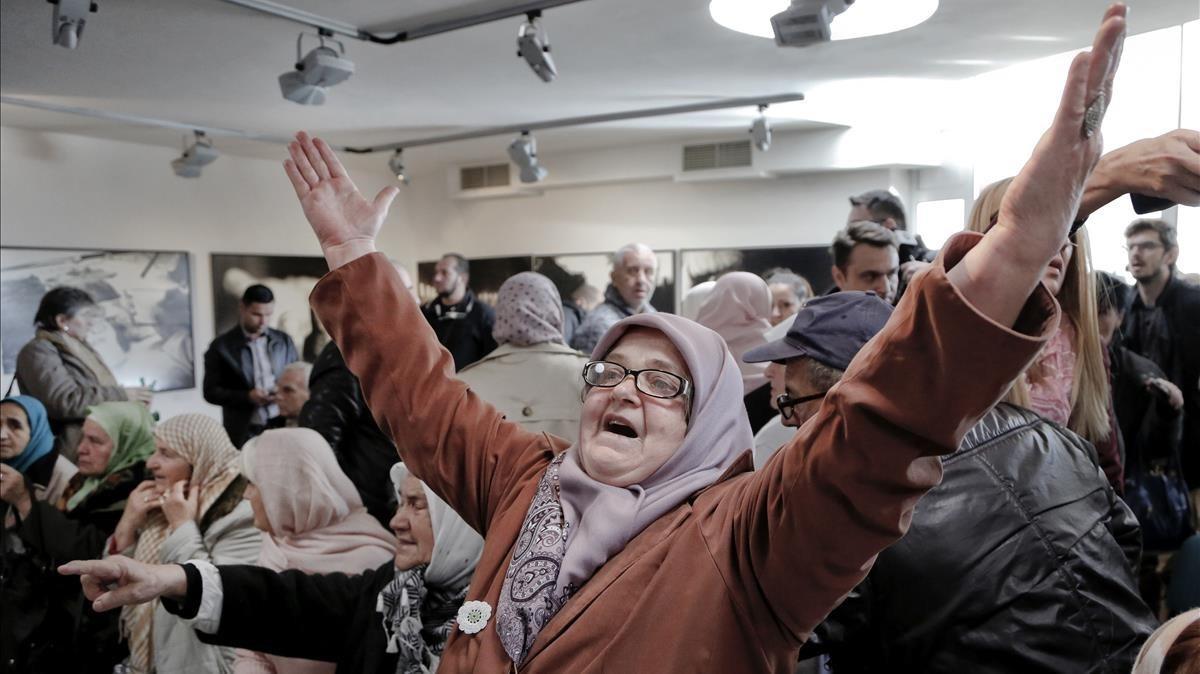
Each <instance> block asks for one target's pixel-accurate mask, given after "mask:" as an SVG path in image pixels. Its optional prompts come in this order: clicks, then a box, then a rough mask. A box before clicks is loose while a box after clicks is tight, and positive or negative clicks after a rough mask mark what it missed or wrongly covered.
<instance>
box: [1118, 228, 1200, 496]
mask: <svg viewBox="0 0 1200 674" xmlns="http://www.w3.org/2000/svg"><path fill="white" fill-rule="evenodd" d="M1125 249H1126V250H1128V251H1129V273H1131V274H1133V278H1134V280H1135V281H1137V294H1136V296H1135V297H1134V298H1133V305H1132V306H1131V307H1130V308H1129V312H1128V313H1127V314H1126V315H1125V323H1124V325H1123V326H1122V330H1121V331H1122V333H1123V334H1124V336H1125V346H1126V347H1128V348H1129V349H1131V350H1132V351H1134V352H1135V353H1138V354H1141V355H1142V356H1145V357H1146V358H1149V359H1150V360H1152V361H1154V363H1155V364H1156V365H1158V366H1159V367H1160V368H1162V370H1163V372H1165V373H1166V375H1167V378H1168V379H1170V380H1171V382H1172V383H1174V384H1175V385H1176V386H1178V387H1179V390H1180V391H1182V392H1183V442H1182V444H1181V445H1180V446H1181V447H1182V448H1183V455H1182V457H1181V459H1182V460H1183V476H1184V479H1185V480H1187V483H1188V486H1189V487H1190V488H1191V489H1192V502H1193V504H1194V505H1193V508H1195V507H1197V506H1200V346H1197V345H1200V287H1196V286H1193V285H1189V284H1188V283H1186V282H1184V281H1183V280H1181V279H1180V278H1178V276H1177V275H1176V273H1175V261H1176V260H1177V259H1178V258H1179V239H1178V237H1177V235H1176V232H1175V226H1174V225H1171V224H1170V223H1167V222H1165V221H1163V220H1153V219H1142V220H1134V221H1133V222H1132V223H1131V224H1130V225H1129V226H1128V227H1126V228H1125Z"/></svg>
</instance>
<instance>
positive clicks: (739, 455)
mask: <svg viewBox="0 0 1200 674" xmlns="http://www.w3.org/2000/svg"><path fill="white" fill-rule="evenodd" d="M1124 14H1125V9H1124V6H1122V5H1114V6H1113V7H1112V8H1111V9H1109V11H1108V12H1107V13H1106V14H1105V17H1104V20H1103V24H1102V25H1101V28H1100V30H1099V32H1098V33H1097V36H1096V43H1095V45H1094V46H1093V49H1092V51H1091V52H1088V53H1084V54H1080V55H1079V56H1078V57H1076V60H1075V61H1074V62H1073V64H1072V66H1071V69H1070V73H1069V75H1068V80H1067V86H1066V90H1065V92H1064V94H1063V98H1062V102H1061V105H1060V107H1059V110H1058V113H1057V115H1056V117H1055V120H1054V122H1053V125H1052V126H1051V128H1050V130H1049V131H1048V132H1047V133H1046V135H1045V136H1044V137H1043V138H1042V140H1041V142H1040V143H1039V145H1038V147H1037V149H1036V150H1035V152H1034V155H1033V157H1032V158H1031V159H1030V161H1029V163H1028V164H1027V165H1026V166H1025V168H1024V169H1023V170H1022V172H1021V174H1020V175H1019V176H1018V177H1017V179H1016V180H1015V181H1014V184H1013V186H1012V188H1011V189H1010V190H1009V193H1008V195H1007V196H1006V199H1005V203H1004V206H1003V208H1002V210H1001V214H1000V217H999V224H997V225H996V227H994V228H993V229H992V230H991V231H989V232H988V233H987V234H986V235H983V236H980V235H978V234H960V235H958V237H956V238H955V239H953V240H951V242H950V243H949V244H948V245H947V246H946V249H945V250H944V251H943V252H942V255H941V257H940V258H939V260H938V262H937V263H936V264H934V266H933V267H932V268H931V269H930V270H928V271H926V272H924V273H923V274H921V275H920V276H919V277H918V278H917V279H916V281H915V282H914V284H913V285H912V286H911V287H910V289H909V291H908V293H907V294H906V295H905V298H904V301H903V302H902V303H901V304H900V306H899V308H897V310H896V312H895V314H894V315H893V317H892V319H891V320H890V321H889V323H888V324H887V326H886V327H885V328H884V329H883V331H882V332H881V333H879V335H878V336H877V337H876V338H875V339H874V340H872V341H871V342H870V343H869V344H868V345H867V346H866V347H865V348H864V349H863V350H862V351H861V352H860V354H859V355H858V357H857V358H856V359H855V360H854V362H853V363H852V364H851V365H850V368H849V370H847V371H846V373H845V376H844V378H843V380H842V382H841V383H840V384H839V385H838V386H836V387H835V388H834V389H833V390H831V391H830V392H829V395H828V396H827V397H826V399H825V400H824V402H823V403H822V405H821V407H820V409H819V411H818V412H817V413H816V415H815V416H814V417H813V418H812V419H811V420H810V421H809V423H808V424H806V425H805V426H804V428H802V429H801V430H800V432H798V433H797V435H796V436H795V438H794V439H793V440H792V442H791V443H790V444H789V445H788V446H786V447H784V448H783V449H781V450H780V455H779V456H777V457H776V459H775V460H773V461H771V462H770V463H769V464H768V465H767V466H766V467H765V469H764V470H761V471H757V472H755V471H752V470H751V461H750V454H749V450H750V448H751V447H752V444H753V441H752V437H751V434H750V428H749V425H748V423H747V421H746V417H745V411H744V408H743V407H742V405H741V399H742V395H743V384H742V376H741V373H740V371H739V369H738V367H737V365H736V363H734V361H733V358H732V357H731V356H730V354H729V351H728V349H727V348H726V346H725V344H724V343H723V341H722V340H721V338H720V337H719V336H718V335H717V334H716V333H714V332H712V331H710V330H708V329H707V328H703V327H701V326H699V325H697V324H695V323H693V322H691V321H688V320H686V319H682V318H679V317H673V316H668V315H663V314H641V315H637V316H632V317H629V318H626V319H624V320H623V321H621V322H620V323H618V324H617V325H616V326H614V327H613V328H612V329H610V330H609V331H608V333H607V334H606V335H605V336H604V337H603V339H601V341H600V343H599V344H598V345H597V346H596V348H595V350H594V351H593V352H592V362H590V363H589V364H588V366H587V367H586V368H585V369H584V371H583V377H584V381H585V384H586V387H587V388H586V393H585V395H584V401H583V409H582V413H581V415H580V430H579V435H578V437H576V438H573V439H561V438H555V437H552V436H547V435H544V434H535V433H530V432H528V431H526V430H524V429H522V428H521V427H520V426H519V425H518V424H515V423H512V422H510V421H508V420H506V419H505V418H504V417H503V416H502V415H501V414H499V413H498V412H497V411H496V410H495V409H493V408H492V407H491V406H489V405H488V404H486V403H485V402H483V401H482V400H480V399H479V398H478V397H477V396H475V395H474V394H473V393H472V392H471V391H470V389H469V388H468V387H467V386H465V385H464V384H462V383H461V382H459V381H457V380H455V379H454V378H453V364H452V361H451V359H450V356H449V354H447V353H446V351H445V350H444V349H442V348H440V347H439V345H438V344H437V342H436V340H435V339H434V338H433V335H432V333H431V332H430V330H429V329H428V327H427V326H425V325H424V324H423V323H422V322H421V320H420V318H421V317H420V313H419V309H418V307H417V306H416V304H415V303H414V302H413V301H412V299H411V298H410V297H409V296H408V295H407V293H406V292H405V291H404V289H403V287H402V286H401V284H400V281H399V279H398V277H397V276H396V273H395V271H394V270H393V269H392V267H391V265H389V264H388V262H387V259H386V258H385V257H384V256H382V255H380V254H377V253H375V252H374V241H375V237H376V235H377V234H378V232H379V230H380V227H381V226H382V223H383V220H384V217H385V216H386V214H387V209H388V206H389V204H390V202H391V201H392V199H393V198H394V197H395V196H396V189H395V188H392V187H389V188H386V189H385V190H384V191H382V192H381V193H380V194H379V195H378V196H377V197H376V198H375V199H374V200H373V201H368V200H367V199H365V198H363V197H362V195H361V194H359V193H358V190H357V189H356V188H355V187H354V184H353V182H352V181H351V180H350V178H349V176H348V175H347V174H346V172H345V169H344V168H343V167H342V165H341V164H340V162H339V161H338V160H337V158H336V156H335V155H334V153H333V151H332V150H331V149H330V148H329V146H328V145H327V144H325V143H324V142H322V141H320V140H315V139H312V138H310V137H308V136H307V135H305V134H298V135H297V140H296V142H295V143H293V144H292V146H291V148H290V149H291V159H290V160H289V161H288V162H286V168H287V173H288V176H289V177H290V179H291V181H292V184H293V186H294V187H295V189H296V193H297V195H298V196H299V198H300V201H301V204H302V206H303V208H304V212H305V215H306V216H307V218H308V220H309V222H310V224H311V225H312V227H313V230H314V232H315V233H316V235H317V238H318V240H319V241H320V243H321V247H322V249H323V250H324V252H325V256H326V259H327V260H328V262H329V267H330V269H331V270H332V271H331V272H330V274H329V275H327V276H326V277H325V278H324V279H322V281H321V282H320V283H319V284H318V285H317V287H316V288H315V290H314V291H313V294H312V304H313V307H314V309H315V310H316V313H317V315H318V316H319V317H320V319H321V322H322V324H323V325H325V326H326V327H327V328H328V329H329V332H330V334H331V335H332V336H333V338H334V340H335V341H337V343H338V345H339V346H340V347H341V349H342V351H343V352H344V353H345V355H346V361H347V363H348V364H349V366H350V368H351V369H352V370H353V371H354V372H355V373H356V374H357V375H358V376H360V377H361V379H362V385H363V390H364V391H365V392H366V397H367V399H368V401H369V403H370V406H371V409H372V410H373V411H374V412H375V415H376V417H377V418H378V419H379V420H380V422H381V424H380V425H381V427H382V428H383V429H384V430H385V431H386V432H390V433H391V434H392V435H393V436H394V438H395V440H396V444H397V446H398V448H399V451H400V454H401V456H402V457H403V458H404V461H405V463H406V464H407V465H408V466H409V468H410V469H411V470H412V471H413V473H414V474H415V475H417V476H418V477H420V478H421V479H422V480H423V481H424V482H425V483H426V484H427V485H428V486H429V487H430V488H431V489H432V490H433V491H434V492H436V493H437V494H438V495H440V496H441V497H442V498H443V499H445V500H446V502H447V503H449V505H450V506H451V507H453V508H454V509H455V510H456V511H457V512H458V513H459V514H460V515H461V516H462V517H463V519H464V520H466V522H467V523H468V524H470V525H471V526H472V527H474V528H475V529H476V530H478V531H479V532H480V533H482V534H483V535H484V547H483V552H482V555H481V557H480V560H479V564H478V566H477V567H476V571H475V574H474V576H473V578H472V580H471V584H470V590H469V592H468V593H467V595H466V599H467V600H470V601H473V602H479V603H478V604H469V605H470V606H472V607H474V608H475V611H474V612H473V613H472V612H468V613H469V614H468V615H467V616H466V618H465V619H464V618H462V617H460V620H459V627H460V629H459V631H457V632H456V633H455V634H453V635H452V636H451V638H450V640H449V642H448V643H447V644H446V647H445V650H444V652H443V654H442V657H441V669H440V670H439V671H441V672H497V671H512V670H514V669H516V670H519V671H523V672H531V673H533V672H600V671H631V672H640V671H679V672H693V671H712V672H718V671H719V672H746V671H790V670H791V668H792V667H793V666H794V663H795V658H796V653H797V650H798V649H799V647H800V645H801V644H803V643H804V641H805V640H806V639H807V638H808V635H809V633H810V632H811V630H812V629H813V627H814V626H815V625H816V624H817V623H819V622H820V621H821V619H822V618H823V617H824V616H825V615H826V614H827V613H828V612H829V611H830V609H831V608H833V607H834V606H835V605H837V603H838V602H839V601H841V599H842V597H843V596H844V595H845V594H846V593H847V592H849V591H850V590H851V589H852V588H853V587H854V586H855V585H856V584H857V583H858V582H859V581H861V580H862V578H863V577H864V575H865V574H866V572H867V570H869V569H870V566H871V563H872V560H873V559H874V558H875V556H876V555H877V554H878V553H879V552H880V551H881V550H882V549H884V548H885V547H887V546H888V545H890V544H891V543H893V542H894V541H896V540H897V539H898V538H899V537H900V536H902V535H903V534H904V532H905V529H906V527H907V524H908V521H909V519H910V517H911V511H912V508H913V506H914V505H915V503H916V502H917V499H919V498H920V497H921V495H922V494H923V493H925V491H927V490H928V489H930V488H931V487H932V486H934V485H935V484H937V482H938V479H939V477H940V475H941V465H940V462H939V458H938V457H939V455H942V454H949V453H951V452H953V451H954V450H955V449H956V448H957V447H958V444H959V442H960V441H961V440H962V437H963V435H964V434H965V433H966V431H967V430H968V429H969V428H970V427H971V426H972V425H973V424H974V423H975V422H976V421H977V420H978V419H979V418H980V417H981V416H982V415H983V414H984V413H985V412H986V411H987V410H989V409H990V408H991V407H992V405H994V404H995V403H996V401H997V400H998V399H999V398H1000V397H1001V396H1002V395H1003V394H1004V392H1005V391H1006V390H1007V388H1008V386H1009V384H1010V383H1011V382H1012V380H1013V379H1014V378H1016V376H1017V375H1018V374H1019V373H1021V372H1022V371H1023V370H1024V368H1025V367H1026V366H1027V365H1028V363H1029V362H1030V361H1031V360H1032V359H1033V358H1034V357H1035V356H1036V354H1037V352H1038V350H1039V349H1040V348H1041V346H1042V345H1043V344H1044V343H1045V340H1046V338H1047V337H1048V336H1049V335H1050V334H1051V333H1052V332H1053V330H1054V327H1055V325H1056V321H1057V319H1058V308H1057V305H1056V304H1055V302H1054V300H1053V298H1052V297H1051V296H1050V295H1049V294H1048V293H1047V292H1046V290H1045V289H1044V288H1042V287H1041V286H1040V285H1039V279H1040V278H1041V276H1042V272H1043V270H1044V269H1045V268H1046V266H1047V264H1048V263H1049V261H1050V259H1051V258H1052V257H1053V256H1054V255H1055V254H1056V253H1057V251H1058V249H1059V248H1060V247H1061V245H1062V242H1063V240H1064V239H1065V238H1066V237H1067V234H1068V230H1069V228H1070V226H1071V222H1072V220H1073V216H1074V213H1075V208H1076V206H1077V204H1078V202H1079V198H1080V193H1081V191H1082V188H1083V184H1084V181H1085V180H1086V178H1087V176H1088V173H1089V172H1090V171H1091V169H1092V167H1093V166H1094V165H1095V162H1096V159H1097V158H1098V156H1099V153H1100V149H1101V143H1100V138H1099V134H1098V125H1099V121H1100V120H1101V119H1102V118H1103V112H1104V107H1105V104H1106V102H1107V101H1108V100H1109V97H1110V91H1111V83H1112V77H1113V74H1114V73H1115V71H1116V64H1117V61H1118V56H1119V53H1120V46H1121V44H1122V40H1123V35H1124V27H1125V21H1124ZM401 344H402V348H400V345H401ZM981 355H982V356H983V357H981ZM931 363H932V366H931ZM947 372H954V373H956V376H954V377H948V376H945V373H947ZM913 401H921V404H920V405H915V404H913ZM189 568H190V565H187V564H185V565H182V566H145V565H134V564H132V563H129V562H124V561H120V562H115V561H113V560H109V561H106V562H81V563H75V564H71V565H68V566H67V567H66V568H65V569H64V571H65V572H67V573H76V574H81V575H84V579H83V580H84V585H85V588H86V592H87V593H88V596H89V597H92V598H94V600H95V604H96V606H97V608H98V609H105V608H110V607H113V606H116V605H120V604H124V603H129V602H132V601H140V600H144V599H145V598H146V597H148V596H158V595H165V596H169V597H174V598H177V599H184V598H187V597H188V594H189V592H190V593H192V595H193V601H192V602H191V604H192V606H190V607H187V608H189V609H190V611H192V612H195V615H196V617H197V618H198V619H199V618H203V617H205V616H206V614H205V613H204V612H202V611H201V610H200V609H201V608H203V599H202V598H203V596H205V594H206V593H209V592H216V591H218V590H217V587H218V586H219V585H220V584H222V583H223V582H225V575H226V574H224V573H223V572H221V571H220V569H219V567H218V569H217V570H216V571H215V572H209V573H207V574H206V573H203V572H200V571H201V570H198V569H194V568H193V569H192V570H189ZM189 579H190V581H189ZM107 583H115V584H116V585H117V587H115V588H113V589H108V588H107V587H106V586H105V584H107ZM225 592H226V593H228V592H229V588H225ZM197 595H198V596H199V597H200V599H195V596H197ZM294 601H295V602H298V603H299V604H301V605H307V604H309V603H312V604H314V605H315V604H316V603H318V602H319V601H320V598H319V597H305V596H297V597H295V598H294ZM185 603H186V602H185ZM185 613H187V611H185ZM209 617H211V616H209ZM294 629H295V630H296V631H297V636H298V638H304V636H305V634H306V630H309V629H313V630H316V629H319V628H318V627H316V626H312V627H310V626H308V625H305V624H298V625H296V626H295V628H294ZM230 641H231V642H235V641H237V637H236V636H232V635H231V637H230Z"/></svg>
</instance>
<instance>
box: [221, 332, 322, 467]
mask: <svg viewBox="0 0 1200 674" xmlns="http://www.w3.org/2000/svg"><path fill="white" fill-rule="evenodd" d="M267 353H268V354H269V355H270V357H271V370H272V371H273V372H274V373H275V376H277V377H278V376H279V375H280V374H281V373H283V368H285V367H287V364H288V363H291V362H293V361H296V360H299V359H300V354H298V353H296V345H295V344H294V343H293V342H292V338H291V337H289V336H288V334H287V333H286V332H281V331H279V330H276V329H275V328H267ZM253 388H254V356H252V355H251V354H250V345H249V344H247V343H246V336H245V334H244V333H243V332H242V328H241V326H237V325H235V326H234V327H233V329H232V330H229V331H228V332H226V333H225V334H222V335H219V336H218V337H217V338H216V339H214V340H213V341H212V344H210V345H209V346H208V351H205V352H204V399H205V400H207V401H208V402H210V403H212V404H213V405H220V406H221V419H222V421H223V422H224V423H225V431H226V432H227V433H229V439H230V440H232V441H233V444H234V445H237V446H238V447H241V446H242V445H243V444H245V442H246V440H248V439H250V420H251V418H252V417H253V415H254V410H255V409H256V408H255V406H254V403H252V402H250V391H251V389H253ZM260 430H261V429H260Z"/></svg>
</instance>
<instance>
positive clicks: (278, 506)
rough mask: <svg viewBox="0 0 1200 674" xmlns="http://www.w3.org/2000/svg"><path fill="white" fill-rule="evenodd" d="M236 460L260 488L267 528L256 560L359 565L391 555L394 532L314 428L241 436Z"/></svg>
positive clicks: (326, 568)
mask: <svg viewBox="0 0 1200 674" xmlns="http://www.w3.org/2000/svg"><path fill="white" fill-rule="evenodd" d="M242 466H243V468H242V472H243V473H244V474H245V475H246V478H247V479H249V480H250V482H251V483H252V484H254V486H255V487H257V488H258V491H259V493H260V494H262V502H263V508H264V509H265V510H266V512H267V520H268V521H269V522H270V523H271V529H272V531H273V533H272V534H271V535H270V536H263V542H262V552H261V553H260V554H259V558H258V563H259V565H260V566H265V567H267V568H268V569H274V570H276V571H282V570H284V569H299V570H300V571H304V572H307V573H332V572H336V571H342V572H345V573H360V572H362V571H365V570H367V569H374V568H375V567H377V566H379V565H381V564H383V563H384V562H386V561H387V560H389V559H391V558H392V557H393V555H395V545H396V541H395V537H394V536H392V534H391V533H389V532H388V530H387V529H384V528H383V527H382V526H380V525H379V522H378V521H376V520H375V518H374V517H371V516H370V515H368V514H367V511H366V509H365V508H364V507H363V503H362V498H361V497H360V496H359V495H358V490H357V489H355V488H354V483H353V482H351V481H350V478H348V477H346V474H345V473H343V472H342V469H341V467H340V466H338V463H337V459H336V458H334V455H333V450H332V449H330V448H329V443H327V442H325V438H323V437H321V434H319V433H317V432H316V431H314V430H312V429H309V428H281V429H277V430H270V431H267V432H265V433H263V434H262V435H260V436H258V437H257V438H255V439H253V440H252V441H250V442H248V443H246V446H245V448H243V449H242ZM379 479H381V480H382V479H385V478H384V476H380V478H379Z"/></svg>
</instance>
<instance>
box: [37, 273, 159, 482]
mask: <svg viewBox="0 0 1200 674" xmlns="http://www.w3.org/2000/svg"><path fill="white" fill-rule="evenodd" d="M100 319H101V315H100V310H99V309H98V308H97V307H96V302H95V300H93V299H92V296H91V295H89V294H87V293H86V292H85V291H83V290H80V289H79V288H71V287H69V286H62V287H58V288H53V289H52V290H50V291H49V292H47V293H46V294H45V295H43V296H42V300H41V302H40V303H39V304H38V309H37V314H36V315H35V316H34V326H35V327H36V328H37V332H36V333H35V335H34V338H33V339H31V340H29V342H28V343H26V344H25V346H23V347H21V351H20V353H18V354H17V372H16V380H17V385H18V386H20V387H21V392H22V393H24V394H26V395H30V396H33V397H34V398H37V399H38V400H40V401H41V402H42V404H43V405H45V406H46V412H47V413H48V414H49V417H50V426H51V428H52V429H53V430H54V434H55V435H56V436H58V445H57V446H58V450H59V454H61V455H62V456H65V457H67V458H68V459H70V460H71V461H74V460H75V457H76V452H77V448H78V447H79V439H80V438H81V437H82V435H83V433H82V430H81V428H82V425H83V420H84V417H86V416H87V413H88V408H89V407H91V406H92V405H98V404H100V403H102V402H107V401H119V400H137V401H139V402H144V403H147V404H148V403H149V402H150V398H151V393H150V391H149V390H148V389H144V388H124V387H122V386H121V385H120V384H118V383H117V379H116V377H114V376H113V373H112V371H111V370H109V369H108V366H107V365H105V364H104V359H103V358H101V357H100V354H99V353H98V352H97V351H96V350H95V349H93V348H92V346H91V345H90V344H88V341H87V337H88V333H89V332H91V330H92V324H93V323H94V322H95V321H97V320H100Z"/></svg>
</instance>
